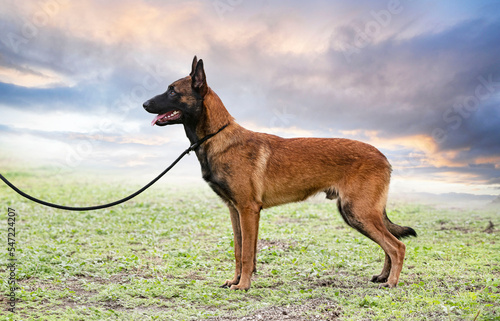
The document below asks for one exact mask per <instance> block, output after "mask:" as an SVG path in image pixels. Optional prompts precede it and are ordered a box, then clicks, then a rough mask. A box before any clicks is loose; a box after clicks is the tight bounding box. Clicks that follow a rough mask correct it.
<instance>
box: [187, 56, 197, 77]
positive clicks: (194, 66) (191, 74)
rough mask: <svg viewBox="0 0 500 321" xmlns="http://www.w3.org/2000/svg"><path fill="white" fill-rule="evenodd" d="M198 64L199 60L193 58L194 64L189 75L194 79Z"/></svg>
mask: <svg viewBox="0 0 500 321" xmlns="http://www.w3.org/2000/svg"><path fill="white" fill-rule="evenodd" d="M197 63H198V58H196V56H194V58H193V63H192V64H191V72H190V73H189V75H190V76H191V77H193V75H194V71H195V69H196V64H197Z"/></svg>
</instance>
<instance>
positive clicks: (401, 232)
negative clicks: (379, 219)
mask: <svg viewBox="0 0 500 321" xmlns="http://www.w3.org/2000/svg"><path fill="white" fill-rule="evenodd" d="M384 225H385V227H387V229H388V230H389V232H391V234H392V235H394V236H395V237H396V238H397V239H398V240H400V239H402V238H404V237H408V236H415V237H416V236H417V232H415V230H414V229H412V228H411V227H408V226H399V225H397V224H394V223H392V222H391V220H390V219H389V218H388V217H387V213H386V212H385V208H384Z"/></svg>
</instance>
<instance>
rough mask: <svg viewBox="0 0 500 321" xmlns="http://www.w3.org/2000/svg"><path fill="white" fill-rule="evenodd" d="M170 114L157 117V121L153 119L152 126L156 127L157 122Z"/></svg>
mask: <svg viewBox="0 0 500 321" xmlns="http://www.w3.org/2000/svg"><path fill="white" fill-rule="evenodd" d="M167 114H168V113H165V114H163V115H156V117H155V119H153V121H152V122H151V126H154V125H155V124H156V122H157V121H158V120H160V119H162V118H163V117H165V116H167Z"/></svg>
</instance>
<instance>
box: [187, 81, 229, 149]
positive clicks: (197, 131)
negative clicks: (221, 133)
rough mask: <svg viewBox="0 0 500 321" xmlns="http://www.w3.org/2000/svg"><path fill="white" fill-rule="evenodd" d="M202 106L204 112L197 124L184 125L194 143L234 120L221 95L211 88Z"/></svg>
mask: <svg viewBox="0 0 500 321" xmlns="http://www.w3.org/2000/svg"><path fill="white" fill-rule="evenodd" d="M202 108H203V114H202V116H201V118H200V120H199V121H198V122H197V124H193V125H191V126H189V125H185V126H184V129H185V131H186V136H187V137H188V139H189V141H190V142H191V143H192V144H193V143H195V142H197V141H199V140H200V139H202V138H203V137H205V136H207V135H209V134H213V133H215V132H217V131H218V130H219V129H221V128H222V127H223V126H225V125H228V124H229V123H231V122H234V118H233V117H232V116H231V114H229V112H228V111H227V109H226V107H225V106H224V104H223V103H222V101H221V99H220V98H219V96H217V94H216V93H215V92H214V91H213V90H212V89H210V88H208V92H207V94H206V95H205V97H204V98H203V107H202Z"/></svg>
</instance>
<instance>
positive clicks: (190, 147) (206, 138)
mask: <svg viewBox="0 0 500 321" xmlns="http://www.w3.org/2000/svg"><path fill="white" fill-rule="evenodd" d="M228 125H229V124H226V125H224V126H222V127H221V128H220V129H219V130H218V131H217V132H215V133H212V134H208V135H207V136H205V137H203V138H202V139H200V140H199V141H197V142H196V143H194V144H192V145H191V146H189V148H188V149H186V150H185V151H184V152H182V154H181V155H180V156H179V157H177V159H176V160H175V161H174V162H173V163H172V164H170V166H169V167H167V168H166V169H165V170H164V171H163V172H162V173H161V174H160V175H158V176H157V177H156V178H155V179H153V180H152V181H151V182H149V183H148V184H147V185H145V186H144V187H143V188H141V189H140V190H138V191H137V192H135V193H133V194H131V195H129V196H127V197H125V198H122V199H121V200H118V201H115V202H112V203H108V204H103V205H97V206H87V207H73V206H64V205H58V204H53V203H49V202H46V201H42V200H39V199H38V198H35V197H33V196H31V195H28V194H26V193H25V192H23V191H21V190H20V189H19V188H17V187H16V186H14V185H13V184H12V183H11V182H9V181H8V180H7V179H6V178H5V177H4V176H3V175H2V174H0V179H2V181H4V182H5V184H7V185H8V186H9V187H10V188H12V189H13V190H14V191H16V192H17V193H18V194H19V195H21V196H23V197H25V198H27V199H29V200H31V201H33V202H36V203H39V204H42V205H45V206H49V207H54V208H58V209H61V210H66V211H94V210H100V209H103V208H107V207H111V206H115V205H118V204H121V203H124V202H126V201H128V200H130V199H132V198H134V197H136V196H137V195H139V194H141V193H142V192H144V191H145V190H147V189H148V188H149V187H151V185H153V184H154V183H156V182H157V181H158V180H159V179H160V178H162V176H163V175H165V174H166V173H167V172H168V171H169V170H171V169H172V167H174V166H175V165H176V164H177V163H178V162H179V161H180V160H181V159H182V158H183V157H184V156H186V155H187V154H189V153H190V152H192V151H194V150H196V149H197V148H198V147H200V146H201V144H203V143H204V142H206V141H207V140H209V139H210V138H212V137H214V136H215V135H217V134H218V133H220V132H221V131H222V130H223V129H224V128H226V127H227V126H228Z"/></svg>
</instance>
